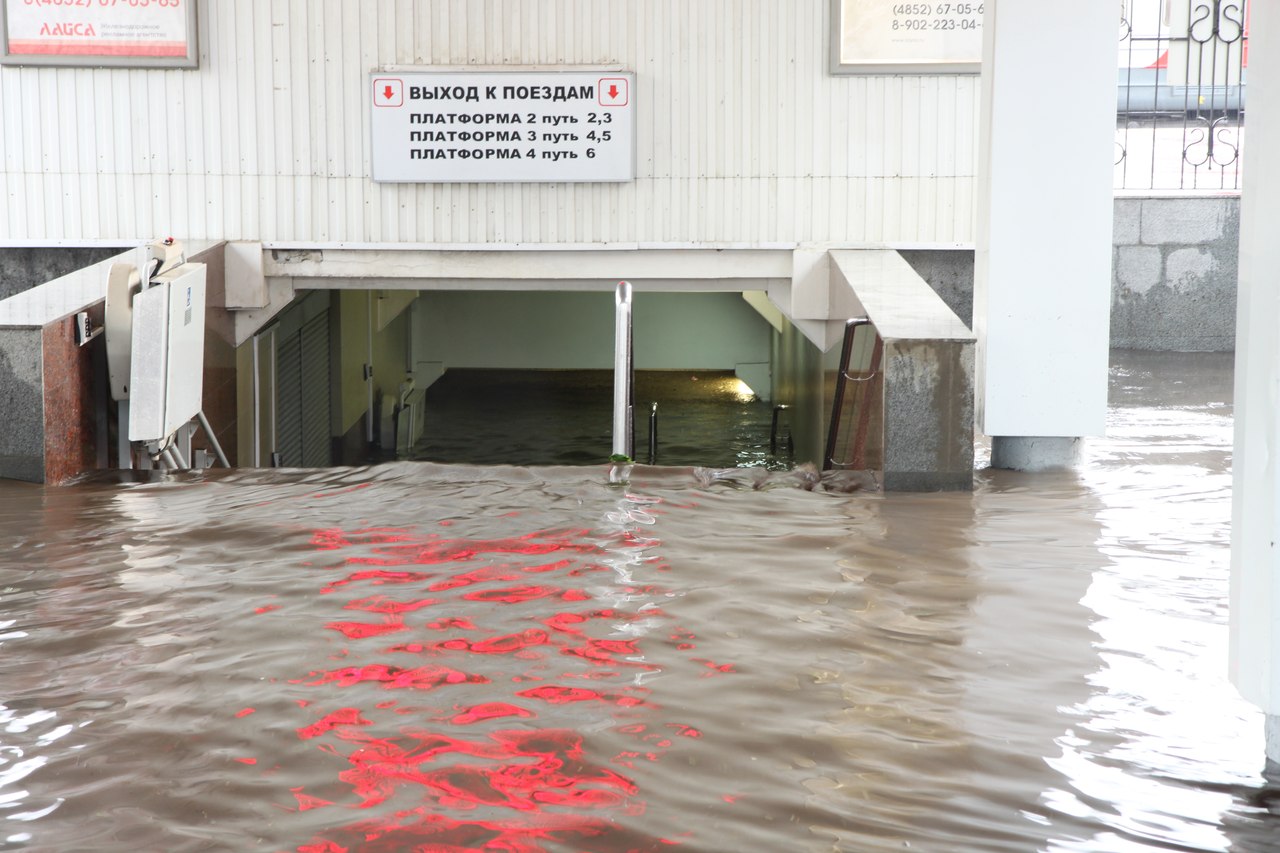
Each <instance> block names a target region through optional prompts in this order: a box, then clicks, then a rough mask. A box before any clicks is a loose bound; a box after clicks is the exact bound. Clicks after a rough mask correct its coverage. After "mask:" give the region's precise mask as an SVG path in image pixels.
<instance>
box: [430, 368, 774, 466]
mask: <svg viewBox="0 0 1280 853" xmlns="http://www.w3.org/2000/svg"><path fill="white" fill-rule="evenodd" d="M635 400H636V414H635V443H634V446H635V458H636V459H637V461H640V462H647V463H649V464H657V465H675V466H698V465H701V466H707V467H712V468H733V467H764V468H770V469H784V468H789V467H791V464H792V458H791V454H790V452H789V451H790V448H791V442H790V440H789V424H787V423H786V422H785V421H783V423H782V424H781V426H780V428H779V429H780V432H781V435H778V436H774V435H772V430H771V427H772V407H771V406H770V405H769V404H768V403H767V402H766V401H764V400H763V399H761V398H760V397H759V396H757V395H756V393H755V392H754V391H753V390H752V389H751V388H750V386H748V385H747V384H746V383H744V382H743V381H742V380H740V379H738V378H737V376H736V375H735V374H734V373H733V372H732V371H723V370H642V371H637V372H636V377H635ZM612 403H613V374H612V372H611V371H607V370H493V369H490V370H482V369H457V370H450V371H449V372H447V373H446V374H445V375H444V376H443V377H441V378H440V379H439V380H438V381H437V382H436V383H435V384H434V385H432V387H431V388H430V390H428V392H427V394H426V398H425V406H424V412H425V414H424V421H425V423H424V430H423V437H422V438H421V439H420V440H419V441H418V442H417V443H415V444H414V445H413V448H412V450H411V451H410V458H412V459H415V460H423V461H431V462H448V463H469V464H502V463H507V464H510V463H516V464H521V465H591V464H597V463H600V462H602V461H604V460H607V459H608V458H609V449H610V441H611V438H612V436H611V425H612V421H611V417H612Z"/></svg>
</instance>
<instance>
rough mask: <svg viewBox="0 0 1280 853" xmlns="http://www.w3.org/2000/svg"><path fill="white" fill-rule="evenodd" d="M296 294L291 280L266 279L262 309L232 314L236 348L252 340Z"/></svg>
mask: <svg viewBox="0 0 1280 853" xmlns="http://www.w3.org/2000/svg"><path fill="white" fill-rule="evenodd" d="M296 293H297V290H296V289H295V287H294V281H293V279H291V278H269V279H267V304H266V305H265V306H263V307H262V308H254V309H251V310H247V311H236V312H235V314H234V316H235V327H236V333H235V339H236V346H240V345H241V344H243V343H244V342H245V341H247V340H249V339H250V338H252V337H253V336H254V335H255V334H257V333H258V331H260V330H261V329H262V327H263V326H265V325H267V324H268V323H270V322H271V320H272V319H273V318H274V317H275V316H276V315H277V314H279V313H280V312H281V311H283V310H284V309H285V307H286V306H288V304H289V303H290V302H292V301H293V297H294V296H295V295H296Z"/></svg>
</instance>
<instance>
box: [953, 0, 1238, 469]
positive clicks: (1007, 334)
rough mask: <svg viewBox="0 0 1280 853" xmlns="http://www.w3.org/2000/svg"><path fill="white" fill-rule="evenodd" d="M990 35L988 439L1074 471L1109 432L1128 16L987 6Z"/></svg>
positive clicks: (982, 343)
mask: <svg viewBox="0 0 1280 853" xmlns="http://www.w3.org/2000/svg"><path fill="white" fill-rule="evenodd" d="M983 26H984V28H985V34H984V45H983V48H984V50H983V54H984V55H983V68H982V118H981V124H980V137H981V138H980V146H979V166H978V178H979V180H978V187H979V189H978V243H977V267H976V280H975V286H974V318H973V321H974V331H975V332H976V333H977V336H978V350H977V362H978V378H977V384H978V398H979V399H978V428H979V429H980V430H981V431H982V432H984V433H986V434H987V435H990V436H993V437H994V440H993V444H992V457H993V458H992V463H993V464H995V465H997V466H998V467H1018V468H1028V469H1036V468H1043V467H1057V466H1059V465H1063V464H1066V465H1070V464H1073V463H1074V461H1075V456H1076V453H1077V452H1078V448H1079V444H1080V437H1082V436H1089V435H1101V434H1102V433H1103V430H1104V427H1105V422H1106V406H1107V352H1108V346H1109V339H1110V313H1111V244H1112V236H1111V219H1112V209H1113V196H1114V190H1113V188H1112V182H1113V170H1114V164H1113V161H1114V151H1115V121H1116V112H1115V110H1116V67H1117V53H1116V51H1117V40H1116V39H1117V35H1116V34H1117V31H1118V27H1119V7H1118V5H1117V4H1116V3H1115V2H1114V0H1085V2H1076V3H1046V2H1044V0H988V2H987V4H986V17H985V20H984V23H983ZM1252 73H1253V71H1252V69H1250V74H1251V75H1252Z"/></svg>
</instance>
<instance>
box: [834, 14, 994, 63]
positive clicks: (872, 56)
mask: <svg viewBox="0 0 1280 853" xmlns="http://www.w3.org/2000/svg"><path fill="white" fill-rule="evenodd" d="M832 2H833V3H834V7H833V12H834V15H833V20H834V21H835V27H834V30H833V33H832V70H833V71H835V72H836V73H846V74H847V73H856V72H863V73H884V72H889V73H901V72H918V73H927V74H936V73H970V74H976V73H978V71H979V68H980V65H981V62H982V18H983V15H984V14H985V13H986V4H985V3H983V2H982V0H976V2H959V3H956V2H950V0H947V1H946V2H940V3H939V2H923V3H910V2H901V0H832Z"/></svg>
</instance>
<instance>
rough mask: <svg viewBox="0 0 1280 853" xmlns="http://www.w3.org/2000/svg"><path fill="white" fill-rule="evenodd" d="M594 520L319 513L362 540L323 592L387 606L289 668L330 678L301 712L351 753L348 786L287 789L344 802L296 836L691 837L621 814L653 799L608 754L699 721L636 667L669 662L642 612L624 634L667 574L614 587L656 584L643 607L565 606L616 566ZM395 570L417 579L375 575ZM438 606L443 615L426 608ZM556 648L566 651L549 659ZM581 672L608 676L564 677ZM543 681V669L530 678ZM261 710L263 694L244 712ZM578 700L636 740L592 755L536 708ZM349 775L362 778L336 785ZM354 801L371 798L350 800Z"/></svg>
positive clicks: (721, 667) (325, 850) (724, 667)
mask: <svg viewBox="0 0 1280 853" xmlns="http://www.w3.org/2000/svg"><path fill="white" fill-rule="evenodd" d="M442 526H443V525H442ZM589 533H590V531H586V530H568V531H539V532H536V533H532V534H528V535H526V536H520V537H516V538H508V539H483V540H473V539H462V538H443V537H441V536H440V535H439V534H436V533H431V534H426V535H421V534H417V533H414V532H412V531H408V530H403V529H392V528H365V529H360V530H350V531H348V530H341V529H336V528H329V529H324V530H317V531H314V533H313V535H312V538H311V543H312V546H313V547H314V548H315V549H317V550H320V551H330V552H341V551H348V550H349V551H351V552H352V553H350V555H349V556H347V557H346V558H345V559H344V560H343V561H342V563H341V564H339V567H338V568H337V571H338V572H339V573H342V572H345V574H341V575H340V576H339V577H337V578H335V579H327V580H325V581H324V582H322V583H321V585H320V586H319V588H318V592H319V594H321V595H330V594H333V593H336V592H338V591H340V590H345V589H346V588H348V587H350V588H351V590H352V591H354V593H355V595H356V597H353V598H352V599H351V600H349V601H347V602H345V603H344V604H342V609H343V610H346V611H360V612H363V613H367V614H369V615H370V616H371V617H373V618H372V619H365V620H356V619H334V620H333V621H327V622H323V623H320V626H321V627H322V628H323V630H326V631H332V632H336V633H338V634H340V635H342V637H344V638H345V639H346V640H350V641H352V644H351V646H350V647H349V648H343V649H342V650H341V652H340V654H339V655H337V656H331V657H334V658H335V659H337V658H343V659H347V660H350V661H354V662H353V663H352V665H349V666H343V667H339V668H335V669H322V670H316V671H312V672H310V673H308V674H307V675H306V676H305V677H303V678H299V679H295V680H294V681H292V682H291V683H292V684H294V685H299V686H301V687H305V688H308V689H310V690H313V691H315V697H314V698H312V699H307V700H296V704H297V706H298V707H299V708H300V709H306V710H305V711H304V712H305V713H307V714H308V715H309V717H308V720H307V721H305V722H304V723H303V724H302V725H298V726H297V727H296V731H297V736H298V738H299V739H300V740H302V741H306V742H308V743H311V744H313V746H314V747H315V748H317V749H319V750H320V751H321V752H322V753H324V754H325V755H327V756H331V757H332V758H333V759H338V760H339V761H341V764H339V765H338V766H337V767H335V775H336V779H337V782H338V783H341V784H340V786H339V787H335V786H334V783H327V784H325V785H324V787H323V790H322V791H316V792H308V791H307V790H305V788H304V787H301V786H300V787H294V788H290V789H289V795H290V797H291V799H292V803H291V805H290V806H289V808H290V809H291V810H294V811H298V812H312V811H316V810H332V811H333V812H334V817H335V819H334V820H333V821H332V825H331V828H330V829H328V830H325V831H324V832H322V833H321V835H319V836H316V837H314V838H312V839H311V840H310V841H309V842H307V843H304V844H301V845H300V846H298V847H296V848H295V849H296V850H297V851H299V853H340V851H356V850H361V851H393V850H395V851H399V850H413V849H416V850H432V851H455V853H468V852H469V851H477V853H479V851H504V852H505V853H541V851H545V850H547V849H548V848H549V847H556V848H560V847H567V848H571V849H583V850H587V849H604V848H607V849H611V850H631V851H642V850H646V851H647V850H656V849H661V848H664V847H666V846H669V845H673V844H676V843H678V842H677V841H675V840H671V839H656V838H651V837H646V836H644V835H643V834H640V833H636V832H634V831H632V830H627V829H624V828H623V826H622V824H620V823H619V822H618V820H619V818H621V817H624V816H637V815H641V814H643V813H644V811H645V802H644V801H643V800H642V799H640V797H639V795H640V790H639V788H638V786H637V784H636V782H635V781H634V780H633V779H631V778H630V777H628V776H626V775H624V774H623V773H622V772H619V770H615V769H612V768H611V767H610V766H607V765H608V764H612V765H613V766H615V767H618V768H621V769H626V768H634V767H635V761H636V760H646V761H657V760H660V758H661V757H662V755H663V754H664V752H665V751H666V750H668V749H671V748H672V747H673V742H674V741H673V739H676V738H680V737H686V738H696V737H700V736H701V733H700V732H698V731H697V730H696V729H693V728H691V727H689V726H686V725H684V724H681V723H678V722H670V723H656V724H655V723H654V722H653V719H652V718H653V713H654V712H655V711H656V710H657V709H658V706H656V705H654V704H652V703H651V702H650V701H649V691H648V689H647V688H644V687H642V686H639V683H638V678H640V677H642V675H643V673H647V672H653V671H656V670H658V669H659V667H658V666H657V665H655V664H653V663H651V662H649V661H647V660H646V659H645V656H644V649H643V642H642V639H641V637H642V636H643V635H644V626H643V625H639V626H636V627H635V629H634V630H632V629H628V633H627V634H626V636H625V637H622V636H620V635H619V628H621V627H623V626H629V625H632V624H633V623H638V622H640V621H641V620H653V619H661V618H666V617H665V614H664V613H663V612H662V611H661V610H659V609H658V608H657V607H656V605H655V603H654V601H656V600H658V599H660V598H661V597H662V596H663V595H664V594H665V590H664V589H662V588H660V587H657V586H631V587H626V588H623V589H618V588H616V587H614V588H613V590H614V592H622V593H624V595H625V596H626V600H628V601H644V600H645V599H649V600H647V601H645V602H644V605H643V607H640V608H639V609H637V610H636V611H634V612H630V611H625V610H620V609H618V607H617V606H614V607H594V608H592V607H590V606H587V607H585V608H583V609H570V610H563V611H557V610H556V608H557V607H562V606H563V605H564V604H566V603H570V604H576V603H586V602H591V601H592V599H593V597H592V595H591V594H590V593H589V592H587V591H585V590H583V589H578V588H575V587H573V586H571V585H570V584H571V582H572V579H574V578H578V577H581V576H583V575H586V574H594V573H598V572H608V571H610V570H609V569H608V567H607V566H604V565H600V564H599V563H597V562H593V560H596V559H599V558H600V557H601V556H602V555H603V553H604V552H603V550H602V547H601V546H600V545H599V544H596V543H595V542H593V541H590V539H589ZM656 542H657V540H654V539H643V540H642V539H640V538H638V537H635V536H632V535H630V534H628V533H625V532H624V533H623V534H622V535H621V537H620V541H619V543H618V546H615V547H621V548H625V549H626V552H627V553H632V549H633V548H634V549H641V548H645V547H651V546H652V545H654V544H656ZM615 553H616V551H615ZM548 555H551V556H552V559H550V560H548V559H547V556H548ZM530 558H532V559H530ZM526 563H527V564H526ZM476 564H479V565H476ZM423 567H430V568H428V569H425V570H424V569H423ZM534 577H536V578H537V582H536V583H534V582H530V581H532V580H533V578H534ZM388 584H391V585H396V586H397V587H398V588H399V589H401V590H403V593H402V594H399V595H397V596H396V597H395V598H391V597H387V596H383V595H378V594H371V593H370V589H369V588H370V587H378V586H382V585H388ZM427 608H430V609H431V612H432V617H430V618H424V616H423V614H422V613H420V612H419V611H422V610H425V609H427ZM272 610H274V608H259V609H258V611H257V613H259V614H264V613H268V612H271V611H272ZM450 611H452V612H450ZM459 611H460V612H459ZM444 614H447V615H444ZM476 618H481V619H483V621H490V620H492V622H493V623H494V624H493V627H496V628H498V630H496V631H495V630H493V629H492V628H490V629H487V630H486V629H482V628H480V627H478V626H477V625H476V623H475V622H474V621H473V619H476ZM503 629H505V630H503ZM428 632H429V633H428ZM389 634H396V635H397V636H398V637H401V638H403V640H402V641H401V642H397V643H396V644H394V645H389V646H388V645H386V641H385V640H381V641H380V639H379V638H382V637H385V636H386V635H389ZM442 634H443V635H445V636H444V637H443V638H442V637H441V635H442ZM600 634H603V636H602V635H600ZM670 638H671V639H672V640H679V641H681V642H680V643H679V647H680V648H681V649H684V648H690V649H691V648H693V645H692V643H689V642H687V641H688V640H690V639H692V638H693V634H692V633H690V632H687V631H684V630H683V629H675V633H671V634H670ZM656 639H657V638H655V640H656ZM385 655H394V656H395V659H396V660H397V661H398V663H394V664H393V663H389V662H387V660H386V658H385V657H384V656H385ZM404 661H408V664H407V665H399V662H404ZM555 661H560V662H561V663H560V664H559V665H557V668H556V669H554V670H552V669H550V667H551V666H552V665H553V663H554V662H555ZM698 662H699V663H702V664H703V666H705V667H707V668H708V670H709V671H708V672H707V674H709V675H710V674H716V675H718V674H721V673H727V672H732V671H733V669H732V665H730V664H715V663H713V662H711V661H709V660H706V659H698ZM561 667H563V669H561ZM583 679H586V680H590V681H591V682H592V684H593V686H592V687H591V688H587V687H582V686H573V685H572V684H570V683H564V682H572V681H578V682H579V683H581V681H582V680H583ZM529 682H532V683H534V684H535V686H531V687H523V688H522V685H524V684H526V683H529ZM505 684H510V685H513V686H512V687H505V688H504V687H501V686H500V685H505ZM504 690H505V691H509V692H507V693H506V695H503V694H504ZM370 691H378V693H381V695H382V696H383V697H385V696H387V693H385V692H383V691H391V695H392V696H405V697H407V696H411V695H422V694H423V693H430V694H431V695H432V696H433V697H437V696H438V697H439V698H438V699H436V700H435V701H438V702H442V703H443V704H444V707H423V706H412V705H407V704H406V705H402V704H400V700H399V699H398V698H393V699H387V698H377V697H378V693H371V692H370ZM407 691H412V693H410V692H407ZM450 697H452V698H450ZM450 706H451V707H450ZM569 708H573V709H575V710H573V711H572V712H571V713H570V712H568V709H569ZM246 712H248V713H252V709H243V710H242V711H241V712H240V714H239V715H238V716H247V713H246ZM565 714H568V718H569V719H572V720H574V721H575V725H578V724H580V721H582V719H583V717H584V714H585V716H586V718H587V719H588V720H590V721H591V729H592V730H596V729H599V728H608V729H611V730H612V731H613V732H616V733H618V734H619V735H621V736H624V737H627V738H634V739H635V740H636V741H637V743H636V748H635V749H628V750H625V751H623V752H621V753H618V754H616V755H613V756H612V757H611V758H609V759H608V761H607V763H606V764H600V763H598V762H593V761H592V760H590V759H589V758H588V757H587V756H588V752H589V750H588V749H587V748H586V744H585V743H584V737H585V736H584V734H583V733H582V732H579V731H575V730H572V729H569V728H563V727H556V726H555V725H554V723H552V724H551V725H540V724H539V722H538V721H539V719H540V718H542V717H547V718H549V719H548V722H551V721H552V720H555V719H558V718H561V717H563V716H564V715H565ZM636 719H644V720H647V722H634V721H635V720H636ZM601 722H603V723H604V725H603V726H602V725H600V723H601ZM606 755H607V753H606ZM241 760H243V761H245V762H246V763H249V762H252V761H253V759H241ZM343 786H345V788H346V789H348V790H349V792H350V793H349V796H346V797H343V796H337V795H336V793H335V792H337V791H338V790H340V788H341V787H343ZM320 794H323V796H320ZM349 810H361V811H367V812H369V814H368V816H366V817H363V818H361V819H355V820H352V819H350V818H346V819H344V818H342V817H341V816H340V815H341V814H342V813H343V812H344V811H349Z"/></svg>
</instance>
